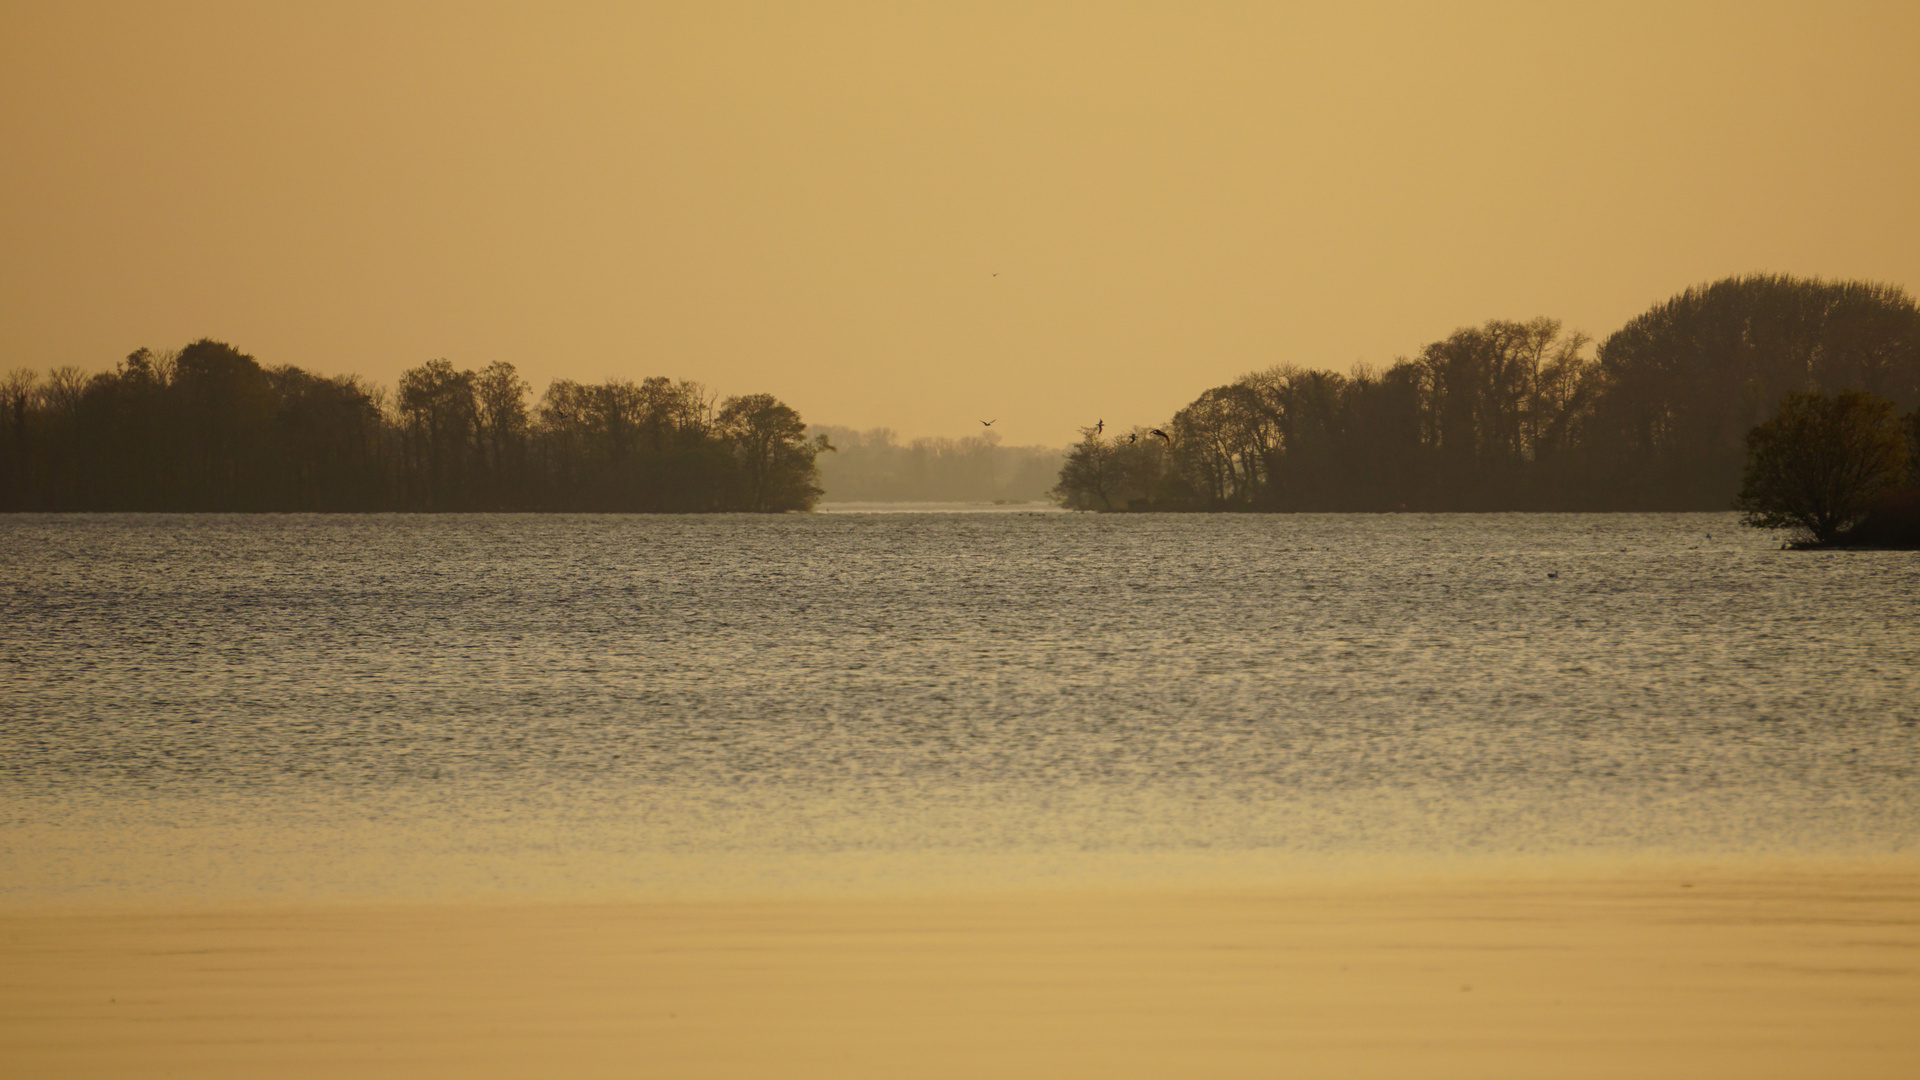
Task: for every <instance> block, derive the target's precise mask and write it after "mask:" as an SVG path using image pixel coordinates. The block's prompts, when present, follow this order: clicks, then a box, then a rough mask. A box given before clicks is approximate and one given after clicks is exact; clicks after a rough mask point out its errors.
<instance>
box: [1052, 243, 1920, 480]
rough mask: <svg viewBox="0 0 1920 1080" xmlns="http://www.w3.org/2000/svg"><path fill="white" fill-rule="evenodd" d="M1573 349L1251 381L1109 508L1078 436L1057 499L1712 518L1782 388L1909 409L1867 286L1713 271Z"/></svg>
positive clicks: (1895, 324)
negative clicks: (1145, 484) (1709, 513)
mask: <svg viewBox="0 0 1920 1080" xmlns="http://www.w3.org/2000/svg"><path fill="white" fill-rule="evenodd" d="M1589 344H1590V342H1589V339H1588V338H1587V337H1586V336H1585V335H1584V334H1580V333H1569V332H1567V331H1565V330H1564V329H1563V328H1562V326H1561V324H1560V323H1559V322H1557V321H1555V320H1553V319H1547V318H1537V319H1533V320H1529V321H1526V322H1513V321H1503V320H1493V321H1490V322H1487V323H1484V324H1482V325H1480V326H1476V327H1466V328H1462V329H1460V330H1457V331H1455V332H1454V333H1453V334H1451V335H1449V336H1447V337H1446V338H1444V339H1442V340H1440V341H1436V342H1433V343H1431V344H1429V345H1427V346H1425V347H1424V348H1422V349H1421V350H1420V351H1419V352H1418V353H1417V354H1416V355H1414V356H1413V357H1411V358H1403V359H1400V360H1398V361H1396V362H1395V363H1394V364H1393V365H1392V366H1391V367H1389V368H1388V369H1387V370H1385V371H1383V372H1376V371H1374V370H1372V369H1370V368H1365V367H1357V368H1355V369H1354V371H1353V373H1352V374H1351V375H1348V376H1342V375H1337V374H1334V373H1332V372H1328V371H1320V370H1312V369H1305V368H1299V367H1294V366H1290V365H1281V366H1276V367H1272V368H1268V369H1267V370H1265V371H1260V372H1254V373H1251V374H1248V375H1245V376H1242V377H1241V378H1240V379H1238V380H1236V381H1234V382H1233V383H1230V384H1228V385H1226V386H1218V387H1214V388H1212V389H1209V390H1207V391H1205V392H1203V393H1202V394H1200V396H1199V397H1198V398H1196V399H1195V400H1194V401H1193V402H1191V403H1190V404H1188V405H1187V406H1185V407H1184V408H1182V409H1180V410H1179V411H1178V412H1176V413H1175V414H1174V416H1173V419H1172V420H1171V422H1169V424H1168V425H1167V427H1168V428H1169V429H1170V430H1171V431H1172V432H1173V433H1174V436H1175V438H1174V446H1173V452H1172V456H1171V459H1170V461H1169V462H1168V466H1169V476H1168V477H1166V478H1162V479H1160V480H1158V481H1156V486H1155V491H1154V492H1153V493H1152V495H1151V497H1148V498H1145V499H1144V500H1143V499H1142V498H1140V497H1138V496H1129V497H1126V498H1123V499H1121V500H1119V501H1117V502H1116V501H1115V499H1114V494H1115V493H1114V491H1113V490H1112V489H1111V487H1110V486H1109V480H1110V477H1109V470H1106V469H1104V468H1102V467H1099V465H1100V462H1099V459H1098V457H1097V453H1096V450H1097V448H1096V447H1094V446H1092V445H1091V444H1086V443H1083V444H1082V446H1081V447H1078V448H1076V450H1075V453H1074V455H1072V456H1070V457H1069V459H1068V461H1067V463H1066V465H1065V467H1064V468H1063V469H1062V472H1061V475H1060V483H1059V485H1058V486H1057V487H1056V497H1057V498H1059V499H1060V500H1061V502H1062V503H1063V504H1064V505H1067V506H1072V507H1075V508H1078V509H1103V510H1104V509H1126V508H1140V507H1146V506H1151V507H1152V508H1155V509H1186V510H1283V511H1284V510H1396V509H1408V510H1574V509H1584V510H1712V509H1719V508H1723V507H1725V506H1726V505H1727V502H1728V500H1729V499H1731V498H1733V496H1734V493H1735V491H1736V490H1737V489H1738V487H1739V483H1740V477H1741V470H1742V467H1743V465H1744V463H1745V460H1746V445H1745V436H1746V433H1747V431H1748V430H1750V429H1751V428H1752V427H1753V425H1754V424H1755V423H1757V422H1758V421H1760V420H1761V419H1763V418H1764V416H1765V414H1766V411H1767V408H1768V407H1770V405H1771V403H1773V402H1777V401H1779V400H1780V398H1781V396H1782V395H1783V394H1786V393H1788V392H1792V391H1802V390H1809V389H1813V390H1823V391H1825V392H1827V393H1834V392H1837V391H1840V390H1848V389H1853V390H1862V391H1867V392H1871V393H1875V394H1879V395H1880V396H1882V397H1885V398H1888V399H1890V400H1892V401H1893V402H1894V403H1895V404H1896V405H1897V406H1898V407H1900V408H1911V407H1913V406H1914V405H1916V404H1920V311H1917V310H1916V308H1915V305H1914V302H1913V300H1912V298H1911V297H1909V296H1908V295H1907V294H1906V293H1905V292H1903V291H1902V290H1900V289H1897V288H1894V287H1891V286H1886V285H1877V284H1873V283H1868V282H1825V281H1818V280H1806V279H1799V278H1790V277H1781V276H1755V277H1741V278H1728V279H1726V280H1724V281H1719V282H1715V283H1713V284H1711V285H1705V286H1701V287H1699V288H1695V289H1689V290H1687V291H1686V292H1684V293H1681V294H1680V295H1678V296H1676V297H1674V298H1672V299H1671V300H1668V301H1666V302H1664V303H1662V304H1658V305H1656V306H1655V307H1653V308H1652V309H1651V310H1649V311H1647V312H1646V313H1644V314H1642V315H1640V316H1638V317H1636V318H1635V319H1633V320H1632V321H1630V322H1629V323H1628V324H1627V325H1626V326H1625V327H1623V328H1622V329H1621V330H1620V331H1618V332H1617V333H1614V334H1612V335H1611V336H1609V337H1608V338H1607V340H1606V341H1604V342H1602V343H1601V344H1600V346H1599V347H1598V350H1597V351H1596V352H1595V353H1594V354H1593V355H1589V354H1588V350H1587V347H1588V345H1589ZM1110 504H1111V505H1110Z"/></svg>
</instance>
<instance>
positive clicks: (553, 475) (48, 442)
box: [0, 340, 832, 512]
mask: <svg viewBox="0 0 1920 1080" xmlns="http://www.w3.org/2000/svg"><path fill="white" fill-rule="evenodd" d="M531 391H532V388H531V387H530V386H529V385H528V384H527V383H526V382H525V381H524V380H523V379H521V378H520V376H519V374H518V373H517V372H516V371H515V370H514V367H513V365H511V364H508V363H505V362H498V363H494V364H491V365H489V366H487V367H485V368H483V369H481V370H479V371H470V370H461V369H457V368H455V367H454V366H453V365H452V364H450V363H448V362H447V361H445V360H434V361H431V362H429V363H426V364H422V365H420V366H419V367H416V368H412V369H410V370H408V371H407V372H405V373H404V374H403V375H402V376H401V377H400V382H399V386H398V388H397V390H396V391H395V392H393V393H388V392H386V391H385V390H383V389H382V388H379V387H375V386H373V385H372V384H370V383H368V382H366V381H365V380H363V379H360V378H358V377H354V376H338V377H327V376H322V375H316V374H314V373H312V372H308V371H303V370H301V369H300V368H297V367H292V366H279V367H268V366H264V365H262V364H261V363H260V362H259V361H257V360H255V359H254V358H253V357H252V356H249V355H247V354H246V353H243V352H240V351H239V350H238V349H235V348H233V347H232V346H230V345H227V344H225V343H222V342H218V341H212V340H201V341H196V342H194V343H193V344H191V345H188V346H187V347H186V348H184V349H181V350H179V351H178V352H177V353H174V352H155V351H153V350H150V349H140V350H138V351H136V352H134V353H133V354H131V355H129V356H128V357H127V358H126V359H125V360H124V361H122V362H121V363H120V364H119V366H118V367H117V368H116V369H115V370H113V371H109V372H104V373H100V374H95V375H91V376H89V375H86V374H85V373H83V372H81V371H80V370H79V369H77V368H72V367H64V368H59V369H56V370H54V371H52V372H50V373H48V374H47V375H45V376H41V375H39V374H37V373H35V372H32V371H26V370H16V371H14V372H12V373H10V374H9V375H7V376H6V378H5V380H4V381H0V510H53V511H61V510H167V511H210V510H219V511H366V510H408V511H454V510H460V511H478V510H573V511H664V512H700V511H755V512H777V511H783V510H805V509H809V508H811V507H812V506H813V504H814V502H815V501H816V500H817V499H818V498H819V496H820V493H821V492H820V488H819V486H818V483H817V478H818V473H817V469H816V465H815V461H816V458H817V457H818V455H819V454H820V453H822V452H823V451H827V450H831V449H832V447H831V445H829V444H828V442H827V441H826V440H825V439H824V438H811V439H810V438H808V437H807V434H806V425H805V424H804V423H803V422H802V421H801V419H800V416H799V414H798V413H796V412H795V411H794V410H793V409H791V408H789V407H788V406H786V405H784V404H782V403H781V402H779V401H778V400H776V399H775V398H773V397H772V396H770V395H767V394H749V395H746V396H742V397H730V398H727V399H725V400H719V399H717V398H716V397H715V395H713V394H711V393H709V392H708V391H707V390H706V388H704V387H702V386H701V385H700V384H698V383H693V382H686V381H680V382H674V381H672V380H669V379H665V378H650V379H645V380H643V381H641V382H637V383H636V382H632V381H628V380H620V379H614V380H609V381H607V382H605V383H601V384H598V385H593V384H585V383H578V382H574V381H572V380H568V379H558V380H555V381H554V382H553V383H552V384H551V385H550V386H548V387H547V389H546V392H545V393H543V394H541V395H540V396H539V397H538V398H537V399H536V398H534V397H533V395H532V392H531Z"/></svg>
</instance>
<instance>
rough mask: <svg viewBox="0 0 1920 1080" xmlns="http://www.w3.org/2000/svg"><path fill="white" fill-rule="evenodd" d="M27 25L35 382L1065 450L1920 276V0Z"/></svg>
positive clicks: (301, 10)
mask: <svg viewBox="0 0 1920 1080" xmlns="http://www.w3.org/2000/svg"><path fill="white" fill-rule="evenodd" d="M929 7H930V5H926V4H906V3H901V4H873V5H833V6H816V5H788V4H778V5H776V4H771V3H767V4H752V5H743V6H737V7H728V6H725V5H722V4H717V3H706V2H703V3H690V4H684V5H644V4H636V3H609V4H603V5H555V4H526V5H521V6H490V5H482V4H477V3H459V4H446V5H409V4H392V3H378V4H366V5H355V4H348V3H342V2H338V0H333V2H328V3H324V4H313V5H295V4H278V3H276V4H260V3H252V2H249V3H238V4H165V5H160V4H153V5H136V4H130V3H129V4H103V5H87V4H78V3H65V2H63V3H36V4H23V3H4V4H0V368H6V367H14V366H27V367H35V368H40V369H43V370H44V369H46V368H48V367H51V366H54V365H58V364H66V363H73V364H79V365H82V366H84V367H88V368H96V369H97V368H104V367H106V366H109V365H110V364H111V363H112V362H113V361H114V360H116V359H117V358H118V357H120V356H121V355H124V354H125V353H126V352H128V351H130V350H131V349H133V348H135V347H136V346H139V345H151V346H154V347H165V346H176V347H177V346H178V345H181V344H183V343H185V342H186V341H188V340H191V339H193V338H196V337H201V336H212V337H217V338H221V339H224V340H227V341H230V342H232V343H234V344H236V345H238V346H240V347H242V348H244V349H247V350H248V351H251V352H253V353H254V354H255V355H257V356H259V357H260V358H261V359H262V360H263V361H266V362H269V363H295V364H299V365H302V366H306V367H310V368H314V369H317V370H320V371H324V372H329V373H334V372H358V373H361V374H365V375H368V376H370V377H372V378H374V379H376V380H379V381H382V382H391V381H392V380H393V379H394V378H395V376H396V375H397V374H398V373H399V371H400V370H401V369H402V368H404V367H407V366H410V365H413V364H416V363H419V362H421V361H423V360H426V359H429V358H432V357H438V356H445V357H447V358H448V359H450V360H452V361H453V362H454V363H456V364H459V365H462V366H470V367H478V366H482V365H484V364H486V363H489V362H491V361H493V360H500V359H504V360H510V361H512V362H513V363H515V364H517V365H519V367H520V368H521V370H522V371H523V372H524V373H525V374H526V375H527V376H528V377H529V378H530V379H531V381H532V382H533V383H534V384H535V386H536V388H539V387H542V386H544V385H545V383H546V380H547V379H549V378H551V377H553V376H555V375H564V376H571V377H575V378H584V379H595V380H597V379H601V378H605V377H608V376H622V377H633V378H638V377H641V376H645V375H651V374H667V375H672V376H675V377H685V378H695V379H700V380H702V381H704V382H706V383H708V384H710V385H711V386H712V387H713V388H714V389H716V390H718V391H721V392H723V393H744V392H749V391H758V390H765V391H769V392H772V393H774V394H777V395H779V396H780V397H781V398H783V399H785V400H786V401H787V402H788V403H790V404H792V405H794V406H795V407H796V408H798V409H800V411H801V413H802V414H803V415H804V416H805V417H806V418H807V419H808V420H810V421H814V422H819V423H836V424H848V425H852V426H856V427H869V426H876V425H887V426H891V427H894V428H896V429H898V430H899V431H900V432H902V434H905V435H922V434H944V435H961V434H967V433H969V432H973V431H977V430H978V425H977V423H976V420H979V419H991V418H995V417H997V418H999V420H1000V424H999V425H997V426H996V428H995V430H996V431H999V432H1001V433H1002V434H1003V437H1004V438H1006V439H1007V440H1008V441H1010V442H1016V443H1024V442H1052V443H1061V442H1065V441H1066V440H1067V439H1069V438H1070V437H1071V436H1072V434H1073V430H1074V429H1075V428H1076V427H1077V426H1079V425H1082V424H1091V423H1092V422H1093V421H1094V420H1095V419H1096V418H1102V419H1105V420H1106V421H1107V422H1108V423H1109V424H1120V425H1125V424H1130V423H1143V422H1156V423H1157V422H1159V421H1161V420H1164V419H1165V418H1166V417H1167V416H1168V415H1169V414H1170V413H1171V412H1172V411H1173V410H1174V409H1176V408H1178V407H1179V406H1180V405H1182V404H1184V403H1185V402H1186V401H1187V400H1189V399H1190V398H1192V397H1193V396H1194V395H1195V394H1196V393H1198V392H1199V391H1201V390H1203V389H1205V388H1207V387H1209V386H1213V385H1217V384H1219V383H1222V382H1225V381H1228V380H1230V379H1232V378H1233V377H1234V376H1236V375H1238V374H1240V373H1241V372H1244V371H1247V370H1250V369H1254V368H1259V367H1265V366H1267V365H1269V364H1273V363H1282V362H1285V363H1293V364H1299V365H1304V366H1314V367H1332V368H1335V369H1339V370H1346V369H1347V368H1348V367H1350V366H1351V365H1352V364H1353V363H1354V361H1356V360H1364V361H1368V362H1370V363H1374V364H1384V363H1387V362H1391V361H1392V360H1393V358H1394V357H1395V356H1397V355H1403V354H1406V353H1410V352H1412V351H1414V350H1415V349H1417V348H1418V347H1419V346H1420V345H1421V344H1422V343H1423V342H1426V341H1429V340H1432V339H1434V338H1436V337H1440V336H1443V335H1444V334H1446V333H1447V332H1449V331H1450V330H1452V329H1454V328H1455V327H1457V326H1461V325H1464V324H1469V323H1477V322H1480V321H1482V320H1485V319H1488V318H1527V317H1531V316H1534V315H1540V314H1547V315H1554V316H1557V317H1560V318H1563V319H1565V320H1566V321H1567V322H1568V323H1569V324H1570V325H1571V326H1574V327H1578V328H1582V329H1586V330H1588V331H1590V332H1593V333H1595V334H1596V335H1604V334H1605V333H1606V332H1608V331H1610V330H1612V329H1613V328H1615V327H1617V326H1618V325H1619V324H1620V323H1621V322H1622V321H1623V320H1625V319H1626V318H1628V317H1630V316H1631V315H1633V314H1634V313H1636V312H1637V311H1639V310H1641V309H1643V308H1644V307H1646V306H1647V305H1648V304H1649V303H1651V302H1653V301H1655V300H1658V299H1661V298H1663V297H1665V296H1667V295H1669V294H1670V293H1672V292H1674V291H1676V290H1678V289H1681V288H1683V287H1685V286H1687V285H1690V284H1694V283H1697V282H1701V281H1706V280H1710V279H1712V278H1716V277H1720V276H1724V275H1727V274H1733V273H1740V272H1748V271H1757V270H1769V271H1781V272H1789V273H1795V274H1818V275H1825V276H1836V277H1864V278H1872V279H1877V280H1883V281H1891V282H1894V283H1898V284H1902V285H1906V286H1908V287H1910V288H1914V287H1920V59H1916V58H1917V57H1920V49H1916V46H1920V5H1916V4H1911V3H1902V4H1885V5H1845V4H1829V3H1821V4H1791V5H1763V4H1752V3H1736V4H1709V5H1687V4H1679V5H1676V4H1669V3H1659V4H1648V5H1644V6H1636V5H1630V4H1625V3H1605V4H1597V5H1592V6H1575V5H1563V4H1530V3H1529V4H1471V5H1469V4H1432V5H1425V4H1423V5H1379V6H1367V5H1358V4H1334V5H1326V6H1306V5H1299V6H1295V5H1287V6H1282V5H1278V4H1247V5H1201V4H1173V3H1168V4H1159V5H1141V6H1128V5H1123V4H1119V3H1113V2H1102V3H1091V4H1084V5H1067V4H1055V5H1034V4H1007V5H991V4H985V3H964V4H954V5H951V6H948V7H945V8H943V9H939V10H931V11H930V10H928V8H929Z"/></svg>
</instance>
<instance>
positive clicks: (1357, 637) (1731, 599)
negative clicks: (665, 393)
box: [0, 512, 1920, 903]
mask: <svg viewBox="0 0 1920 1080" xmlns="http://www.w3.org/2000/svg"><path fill="white" fill-rule="evenodd" d="M1776 546H1777V545H1776V542H1775V541H1772V540H1770V539H1769V538H1768V537H1766V536H1765V535H1762V534H1756V533H1752V532H1750V531H1747V530H1742V529H1739V528H1738V527H1737V526H1736V525H1735V522H1734V519H1733V517H1732V515H1730V514H1705V515H1439V516H1424V515H1385V516H1367V515H1324V516H1322V515H1286V516H1264V515H1263V516H1257V517H1255V516H1200V515H1179V516H1160V515H1129V516H1092V515H1065V514H1048V513H1017V512H1011V513H1010V512H1002V513H983V514H940V513H855V514H815V515H804V516H802V515H789V516H778V517H761V516H704V517H662V516H644V517H639V516H636V517H627V516H558V515H553V516H548V515H542V516H537V517H536V516H485V515H481V516H342V517H301V516H271V517H269V516H234V517H225V516H196V517H188V516H182V517H173V516H125V517H115V516H86V517H78V516H75V517H31V516H15V517H8V518H4V519H0V703H3V704H4V708H0V821H3V822H4V825H5V829H4V838H3V839H0V867H5V870H6V872H5V873H4V874H0V902H15V903H31V902H35V901H38V900H43V899H54V898H76V897H100V898H126V897H151V896H162V897H165V896H180V897H190V896H208V895H220V896H259V895H335V894H340V895H345V894H354V895H375V896H411V895H462V894H475V893H489V892H508V893H553V892H578V893H584V894H649V893H675V892H688V891H702V890H708V891H711V890H721V891H725V890H741V889H746V890H751V889H769V888H771V889H809V888H833V887H838V886H841V885H847V884H852V885H856V886H861V887H867V886H878V887H888V886H901V887H910V886H912V885H914V884H915V883H919V882H927V883H952V882H1000V883H1023V882H1037V883H1047V882H1059V881H1085V880H1117V879H1127V880H1139V879H1152V880H1156V881H1169V880H1172V881H1179V880H1186V879H1188V878H1192V879H1196V880H1197V879H1198V878H1199V877H1201V876H1204V875H1221V874H1225V875H1228V876H1231V875H1232V874H1233V873H1235V872H1246V873H1253V872H1265V871H1270V870H1273V869H1274V868H1276V867H1282V866H1285V865H1288V864H1289V863H1290V861H1299V860H1335V861H1338V860H1353V859H1367V858H1375V857H1412V858H1424V859H1430V860H1440V861H1445V860H1457V859H1461V858H1474V857H1495V858H1498V857H1507V856H1515V857H1527V858H1536V857H1548V858H1551V857H1559V856H1569V855H1581V854H1586V853H1606V854H1617V855H1639V854H1649V855H1658V854H1663V853H1673V854H1709V855H1710V854H1715V853H1729V854H1731V853H1736V852H1737V853H1743V854H1751V853H1779V854H1837V855H1874V854H1886V853H1891V852H1903V851H1904V852H1910V851H1912V850H1913V848H1914V845H1915V841H1916V839H1920V808H1917V803H1920V800H1916V798H1915V796H1914V792H1915V790H1917V789H1916V779H1920V635H1916V634H1915V633H1914V627H1915V625H1916V615H1920V606H1916V601H1920V561H1916V560H1915V558H1914V556H1913V555H1912V554H1910V553H1897V552H1849V553H1841V554H1809V553H1804V552H1783V551H1779V550H1776Z"/></svg>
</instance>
